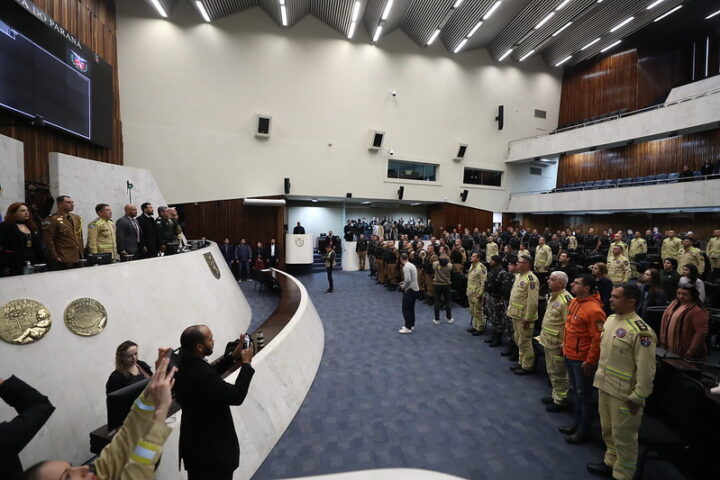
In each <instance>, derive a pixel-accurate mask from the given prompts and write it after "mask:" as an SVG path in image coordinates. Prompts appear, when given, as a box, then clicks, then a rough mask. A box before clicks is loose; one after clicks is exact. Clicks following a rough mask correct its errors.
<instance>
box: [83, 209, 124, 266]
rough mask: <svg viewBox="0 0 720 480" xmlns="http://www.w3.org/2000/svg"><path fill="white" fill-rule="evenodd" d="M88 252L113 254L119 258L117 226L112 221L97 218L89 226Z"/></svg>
mask: <svg viewBox="0 0 720 480" xmlns="http://www.w3.org/2000/svg"><path fill="white" fill-rule="evenodd" d="M87 247H88V251H89V252H90V253H112V257H113V258H116V257H117V243H116V241H115V224H114V223H113V221H112V220H104V219H102V218H96V219H95V220H93V221H92V222H90V224H89V225H88V241H87Z"/></svg>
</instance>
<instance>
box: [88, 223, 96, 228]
mask: <svg viewBox="0 0 720 480" xmlns="http://www.w3.org/2000/svg"><path fill="white" fill-rule="evenodd" d="M88 228H97V224H96V223H95V222H92V223H91V224H90V225H88Z"/></svg>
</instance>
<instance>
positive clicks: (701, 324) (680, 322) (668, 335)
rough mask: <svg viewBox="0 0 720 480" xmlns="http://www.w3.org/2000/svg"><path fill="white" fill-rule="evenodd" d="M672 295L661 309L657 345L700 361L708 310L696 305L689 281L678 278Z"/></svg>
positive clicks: (704, 354) (696, 296) (696, 295)
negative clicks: (663, 309)
mask: <svg viewBox="0 0 720 480" xmlns="http://www.w3.org/2000/svg"><path fill="white" fill-rule="evenodd" d="M676 297H677V298H676V299H675V301H673V302H672V303H671V304H670V305H668V307H667V308H666V309H665V312H664V313H663V316H662V324H661V325H660V335H659V340H658V346H660V347H663V348H665V349H666V350H668V351H670V352H672V353H674V354H676V355H678V356H680V357H682V358H687V359H688V360H696V361H700V362H704V361H705V360H706V359H707V346H706V344H705V337H706V336H707V334H708V327H709V318H710V317H709V315H708V312H707V310H705V309H704V308H702V307H701V306H700V305H701V304H700V295H699V292H698V291H697V289H696V288H695V287H694V286H692V285H689V284H687V283H683V282H680V286H679V287H678V289H677V293H676Z"/></svg>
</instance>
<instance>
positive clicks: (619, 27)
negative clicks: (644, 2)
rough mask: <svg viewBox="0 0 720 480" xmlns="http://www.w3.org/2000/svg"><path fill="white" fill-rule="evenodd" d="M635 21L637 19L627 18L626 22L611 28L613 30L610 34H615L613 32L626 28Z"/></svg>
mask: <svg viewBox="0 0 720 480" xmlns="http://www.w3.org/2000/svg"><path fill="white" fill-rule="evenodd" d="M633 20H635V17H629V18H626V19H625V20H623V21H622V22H620V23H618V24H617V25H615V26H614V27H613V28H611V29H610V33H613V32H614V31H616V30H620V29H621V28H622V27H624V26H625V25H627V24H628V23H630V22H632V21H633Z"/></svg>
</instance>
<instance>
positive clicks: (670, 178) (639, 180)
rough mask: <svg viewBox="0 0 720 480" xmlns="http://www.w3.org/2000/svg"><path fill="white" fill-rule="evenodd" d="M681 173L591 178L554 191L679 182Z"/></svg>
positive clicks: (696, 172)
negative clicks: (606, 178)
mask: <svg viewBox="0 0 720 480" xmlns="http://www.w3.org/2000/svg"><path fill="white" fill-rule="evenodd" d="M679 176H680V174H679V173H677V172H673V173H658V174H657V175H646V176H644V177H630V178H613V179H608V180H590V181H587V182H580V183H571V184H568V185H563V186H562V187H558V188H555V189H554V190H553V192H574V191H578V190H597V189H599V188H621V187H631V186H636V185H658V184H661V183H677V182H678V180H679ZM693 176H694V177H700V176H701V174H700V171H699V170H697V171H695V172H693Z"/></svg>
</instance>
